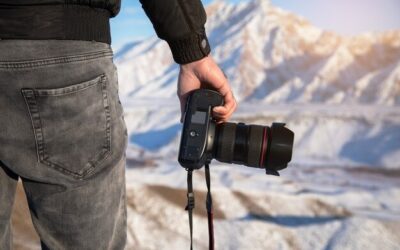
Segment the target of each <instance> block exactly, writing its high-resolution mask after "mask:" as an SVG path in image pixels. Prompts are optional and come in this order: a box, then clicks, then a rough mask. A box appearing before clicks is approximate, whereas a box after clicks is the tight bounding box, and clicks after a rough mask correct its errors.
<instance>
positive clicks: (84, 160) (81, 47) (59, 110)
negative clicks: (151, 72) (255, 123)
mask: <svg viewBox="0 0 400 250" xmlns="http://www.w3.org/2000/svg"><path fill="white" fill-rule="evenodd" d="M140 2H141V3H142V6H143V8H144V10H145V12H146V14H147V15H148V17H149V18H150V20H151V21H152V23H153V25H154V28H155V30H156V32H157V34H158V36H159V37H160V38H161V39H164V40H166V41H167V42H168V44H169V46H170V48H171V51H172V54H173V57H174V60H175V61H176V62H177V63H179V64H180V73H179V81H178V88H177V89H178V90H177V94H178V97H179V99H180V103H181V108H182V109H183V107H184V105H185V102H186V98H187V94H188V93H189V92H190V91H192V90H194V89H198V88H204V87H207V88H213V89H215V90H217V91H219V92H220V93H221V94H222V95H223V96H224V98H225V106H221V107H216V108H215V109H214V110H213V112H214V117H215V118H217V120H219V122H223V121H226V120H227V119H228V118H229V117H230V116H231V114H232V112H233V111H234V110H235V107H236V102H235V100H234V97H233V95H232V92H231V89H230V87H229V85H228V82H227V80H226V78H225V77H224V75H223V73H222V71H221V70H220V68H219V67H218V66H217V65H216V64H215V62H214V61H213V59H212V57H211V56H210V55H209V53H210V46H209V44H208V41H207V37H206V33H205V29H204V24H205V21H206V14H205V11H204V8H203V6H202V4H201V1H200V0H141V1H140ZM119 9H120V1H119V0H107V1H106V0H84V1H83V0H0V38H1V40H0V249H10V248H11V241H12V239H11V223H10V215H11V211H12V205H13V202H14V195H15V190H16V185H17V181H18V179H19V178H21V180H22V183H23V186H24V189H25V193H26V196H27V199H28V204H29V209H30V212H31V217H32V220H33V224H34V226H35V229H36V231H37V232H38V234H39V236H40V239H41V245H42V248H43V249H85V250H86V249H123V248H124V246H125V244H126V204H125V179H124V177H125V172H124V171H125V154H124V152H125V147H126V143H127V134H126V126H125V122H124V120H123V110H122V106H121V104H120V102H119V98H118V92H117V91H118V83H117V77H116V69H115V66H114V64H113V61H112V50H111V47H110V43H111V39H110V31H109V18H110V17H115V16H116V15H117V14H118V12H119ZM135 230H140V228H136V229H135Z"/></svg>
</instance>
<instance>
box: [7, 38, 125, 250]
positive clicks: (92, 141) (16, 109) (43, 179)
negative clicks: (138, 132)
mask: <svg viewBox="0 0 400 250" xmlns="http://www.w3.org/2000/svg"><path fill="white" fill-rule="evenodd" d="M126 144H127V132H126V125H125V122H124V119H123V109H122V106H121V103H120V101H119V97H118V80H117V70H116V67H115V65H114V63H113V54H112V50H111V47H110V46H109V45H108V44H105V43H99V42H90V41H57V40H36V41H33V40H0V249H2V250H3V249H4V250H6V249H11V244H12V238H11V223H10V215H11V211H12V206H13V202H14V195H15V190H16V185H17V181H18V178H21V180H22V182H23V187H24V189H25V192H26V195H27V199H28V204H29V209H30V213H31V217H32V221H33V224H34V226H35V229H36V231H37V233H38V234H39V236H40V239H41V244H42V248H43V249H85V250H89V249H96V250H98V249H123V248H124V247H125V243H126V203H125V149H126Z"/></svg>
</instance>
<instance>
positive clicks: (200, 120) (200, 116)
mask: <svg viewBox="0 0 400 250" xmlns="http://www.w3.org/2000/svg"><path fill="white" fill-rule="evenodd" d="M206 115H207V113H206V112H201V111H196V112H195V113H194V114H193V116H192V123H195V124H205V123H206Z"/></svg>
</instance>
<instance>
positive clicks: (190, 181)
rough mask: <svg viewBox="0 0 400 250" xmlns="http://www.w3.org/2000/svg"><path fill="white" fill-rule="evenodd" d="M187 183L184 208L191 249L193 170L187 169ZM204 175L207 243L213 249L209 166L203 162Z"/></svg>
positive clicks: (191, 248)
mask: <svg viewBox="0 0 400 250" xmlns="http://www.w3.org/2000/svg"><path fill="white" fill-rule="evenodd" d="M187 171H188V176H187V184H188V193H187V198H188V203H187V206H186V208H185V210H187V211H188V215H189V227H190V250H193V209H194V205H195V203H194V193H193V178H192V176H193V170H187ZM205 176H206V184H207V200H206V208H207V218H208V239H209V242H208V245H209V250H214V224H213V206H212V196H211V181H210V167H209V165H208V164H205Z"/></svg>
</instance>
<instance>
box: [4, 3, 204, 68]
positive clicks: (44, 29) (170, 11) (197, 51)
mask: <svg viewBox="0 0 400 250" xmlns="http://www.w3.org/2000/svg"><path fill="white" fill-rule="evenodd" d="M129 1H132V0H129ZM140 3H141V4H142V7H143V9H144V11H145V12H146V14H147V16H148V17H149V19H150V20H151V22H152V23H153V26H154V29H155V31H156V33H157V35H158V37H159V38H161V39H163V40H165V41H167V42H168V44H169V46H170V48H171V51H172V54H173V57H174V59H175V61H176V62H177V63H180V64H183V63H188V62H192V61H196V60H199V59H201V58H203V57H205V56H206V55H208V54H209V52H210V46H209V44H208V41H207V37H206V34H205V29H204V24H205V22H206V13H205V11H204V8H203V5H202V3H201V0H140ZM79 6H82V7H79ZM76 7H78V8H79V10H78V9H77V8H76ZM120 7H121V0H0V38H3V39H7V38H10V37H11V38H12V37H14V38H24V37H27V38H29V37H33V38H35V39H45V38H46V36H48V34H49V33H51V34H54V35H53V38H55V39H63V37H69V38H71V37H72V39H74V38H75V37H77V38H82V37H83V39H85V40H96V41H102V42H108V43H111V38H110V37H109V27H108V26H109V23H108V18H109V17H115V16H116V15H117V14H118V12H119V10H120ZM27 13H28V14H27ZM77 13H78V14H77ZM37 14H40V15H41V16H40V18H37V16H35V15H37ZM27 16H28V17H27ZM9 19H13V20H12V23H13V24H15V23H17V24H16V25H15V26H10V24H9V23H7V20H9ZM27 20H29V21H27ZM31 20H32V21H35V22H36V23H37V22H39V24H35V27H34V28H29V25H32V24H31V22H30V21H31ZM38 20H39V21H38ZM18 23H20V26H18ZM49 23H52V24H54V25H53V26H50V27H49V26H48V24H49ZM65 23H67V24H68V23H71V24H70V25H66V24H65ZM2 24H3V25H2ZM27 24H29V25H27ZM59 24H60V25H59ZM61 26H63V27H66V28H63V29H64V30H67V31H68V32H69V33H71V34H72V35H71V34H67V35H65V34H64V33H65V31H64V30H60V27H61ZM93 26H94V29H95V30H101V31H100V32H93ZM106 26H107V27H106ZM15 27H18V28H15ZM19 27H20V28H19ZM24 27H25V29H26V31H27V32H28V33H29V34H25V33H24V32H22V33H23V34H21V32H19V36H18V30H19V31H20V29H24ZM16 30H17V31H16ZM82 32H86V33H91V34H90V36H89V34H82ZM85 37H87V39H86V38H85Z"/></svg>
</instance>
